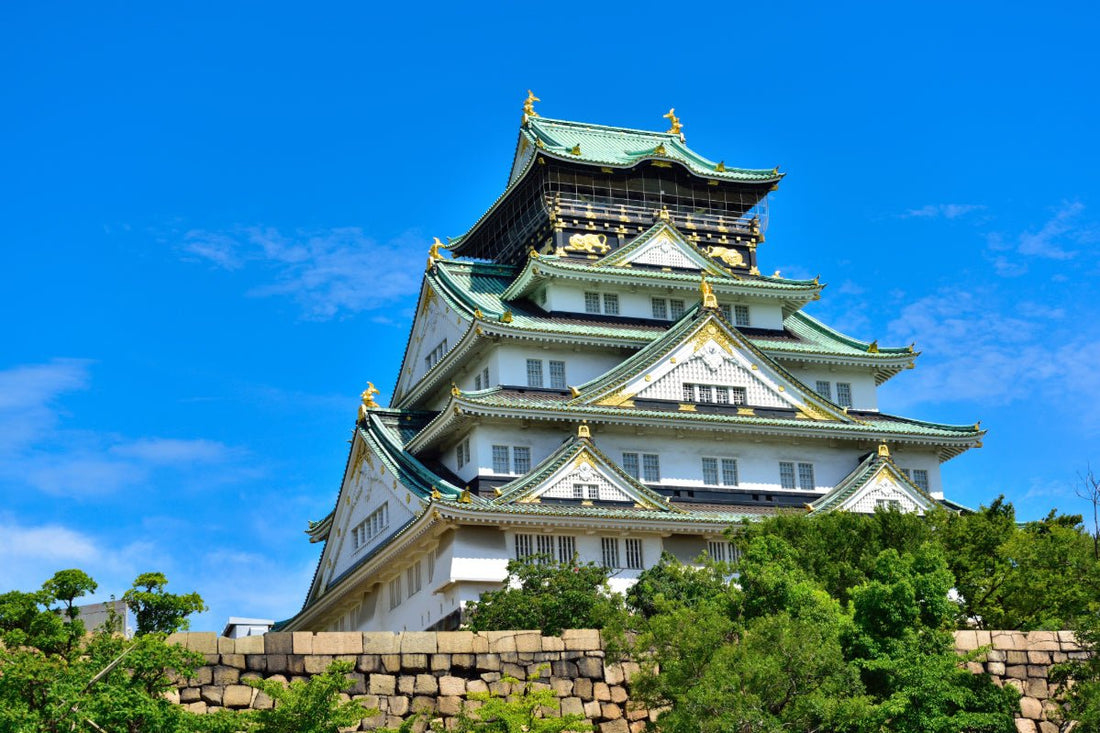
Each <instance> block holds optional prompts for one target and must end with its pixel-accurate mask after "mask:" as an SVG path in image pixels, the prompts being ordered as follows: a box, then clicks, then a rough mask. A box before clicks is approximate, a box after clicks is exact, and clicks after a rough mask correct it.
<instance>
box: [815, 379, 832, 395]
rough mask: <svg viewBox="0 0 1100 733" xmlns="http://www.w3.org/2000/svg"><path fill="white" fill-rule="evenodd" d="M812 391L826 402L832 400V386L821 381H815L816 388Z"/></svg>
mask: <svg viewBox="0 0 1100 733" xmlns="http://www.w3.org/2000/svg"><path fill="white" fill-rule="evenodd" d="M814 391H815V392H817V393H818V394H819V395H821V396H822V397H824V398H825V399H827V400H831V399H832V398H833V388H832V385H831V384H829V383H828V382H826V381H824V380H822V379H819V380H817V387H816V388H815V389H814Z"/></svg>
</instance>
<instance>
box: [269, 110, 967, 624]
mask: <svg viewBox="0 0 1100 733" xmlns="http://www.w3.org/2000/svg"><path fill="white" fill-rule="evenodd" d="M536 101H538V100H537V99H535V98H534V96H533V95H528V101H527V103H526V104H525V106H524V114H523V117H522V123H521V126H520V129H519V139H518V142H517V144H516V148H515V155H514V159H513V162H512V167H511V171H510V172H509V174H508V183H507V185H506V186H505V187H504V191H503V193H501V194H500V196H499V198H497V199H496V201H495V202H493V203H492V205H491V206H489V208H488V210H487V211H486V212H485V213H484V214H482V215H481V217H480V218H479V219H477V220H476V221H474V222H473V224H472V226H470V227H469V229H468V230H467V231H466V233H465V234H463V235H462V236H460V237H457V238H454V239H451V240H450V241H449V242H448V243H446V244H444V243H442V242H440V241H439V240H438V239H437V240H436V242H435V244H433V245H431V247H430V249H429V251H428V254H427V263H426V268H425V271H424V277H423V281H422V283H421V286H420V295H419V301H418V303H417V307H416V313H415V316H414V318H413V321H412V325H411V329H410V332H409V337H408V343H407V346H406V349H405V354H404V357H403V358H402V362H401V364H400V367H399V371H398V374H397V378H396V386H395V388H394V390H393V396H392V399H391V400H390V402H389V406H386V407H383V406H382V405H380V404H379V403H378V402H377V401H376V399H375V395H377V394H378V391H377V390H375V389H374V388H373V385H371V386H370V388H368V390H367V391H366V392H364V393H363V402H362V405H361V406H360V407H359V411H358V417H357V420H356V423H355V429H354V436H353V439H352V441H351V443H352V445H351V450H350V453H349V455H348V460H347V464H346V468H345V470H344V474H343V480H342V483H341V485H340V491H339V494H338V495H337V498H336V503H335V507H334V509H333V510H332V512H331V513H329V514H328V516H326V517H325V518H323V519H322V520H320V521H318V522H312V523H311V524H310V528H309V530H308V532H309V536H310V539H311V541H313V542H316V543H321V544H322V547H323V549H322V550H321V558H320V561H319V564H318V566H317V570H316V574H315V576H314V578H313V581H312V584H311V586H310V588H309V592H308V595H307V598H306V601H305V604H304V606H303V608H302V610H301V611H300V612H299V613H298V615H297V616H295V617H294V618H293V619H291V620H290V621H288V622H285V624H283V628H285V629H287V630H313V631H353V630H364V631H373V630H397V631H400V630H425V629H428V630H445V629H453V628H457V627H458V626H459V625H460V623H461V620H462V609H463V606H464V604H466V603H468V602H469V601H473V600H477V598H478V596H479V594H481V593H482V592H483V591H486V590H490V589H494V588H498V587H499V586H500V583H501V581H502V580H504V578H505V576H506V564H507V563H508V561H509V560H510V559H513V558H522V557H525V556H530V555H549V556H552V557H553V558H556V559H560V560H562V561H571V560H572V559H573V558H574V556H576V557H577V558H578V559H579V560H580V561H581V562H596V563H601V564H603V565H605V566H607V567H609V568H611V569H612V580H611V585H612V588H613V589H614V590H624V589H625V588H626V587H628V586H629V585H630V584H631V583H632V582H634V580H635V579H636V578H637V576H638V574H639V573H640V572H641V571H642V570H644V569H645V568H649V567H651V566H653V565H654V564H655V563H657V562H658V560H659V559H660V557H661V555H662V553H665V552H667V553H670V554H672V555H674V556H675V557H677V558H679V559H680V560H682V561H685V562H693V561H695V560H697V559H698V558H699V557H700V556H701V555H702V554H703V553H709V555H710V556H711V557H713V558H716V559H719V560H725V559H731V552H732V550H731V546H730V544H729V543H728V541H727V534H726V531H727V529H729V528H730V527H731V526H735V525H739V524H742V523H743V522H744V521H746V520H748V521H751V520H752V519H758V518H760V517H762V516H765V515H769V514H775V513H778V512H828V511H848V512H873V511H874V510H875V509H876V507H884V508H897V509H898V510H900V511H903V512H926V511H928V510H929V509H931V508H932V507H933V506H935V505H937V504H939V505H945V506H947V507H948V508H951V509H954V508H957V507H956V505H953V504H951V503H950V502H947V501H946V500H945V499H944V493H943V485H942V482H941V478H940V464H942V463H943V462H944V461H947V460H949V459H951V458H954V457H955V456H957V455H959V454H960V453H962V452H963V451H965V450H967V449H968V448H971V447H977V446H980V445H981V438H982V435H983V432H982V430H981V429H980V426H979V425H965V426H959V425H943V424H938V423H930V422H925V421H922V420H915V419H912V418H907V417H902V416H899V415H894V414H892V413H890V412H887V411H885V410H884V409H880V406H879V402H878V397H877V389H878V387H879V386H880V385H882V384H883V383H884V382H886V381H887V380H888V379H891V378H893V377H895V376H897V375H898V374H899V373H901V372H903V371H905V370H906V369H910V368H912V367H913V365H914V361H915V359H916V357H917V356H918V354H917V352H915V351H914V350H913V348H912V347H911V346H905V345H902V346H886V345H879V344H878V343H877V342H875V341H871V342H866V341H861V340H859V339H857V338H854V337H851V336H847V335H845V334H842V333H839V332H838V331H835V330H833V329H832V328H829V327H828V326H827V325H825V324H824V323H822V322H820V321H818V320H817V319H815V318H813V317H812V316H810V315H808V314H807V313H805V312H804V308H805V307H806V306H807V305H808V304H810V303H812V302H813V301H815V300H818V299H819V298H820V297H821V292H822V289H823V288H824V285H823V284H822V283H820V282H819V281H818V279H817V278H815V279H813V280H800V279H791V278H784V277H780V275H779V273H778V272H777V273H775V274H774V275H765V274H762V269H761V266H760V261H759V258H760V257H761V256H762V253H765V254H766V252H767V247H768V246H782V243H778V245H772V244H771V243H770V242H769V243H768V245H765V230H766V224H767V220H768V196H769V193H770V192H772V191H775V190H776V188H777V186H778V185H779V183H780V181H781V179H782V178H783V174H781V173H780V172H779V171H778V169H777V168H768V169H749V168H738V167H735V166H733V165H727V164H726V163H725V162H724V161H723V160H713V159H711V158H707V157H704V156H703V155H702V154H700V153H697V152H695V151H694V150H692V149H691V148H690V147H688V145H687V143H686V142H685V137H684V133H683V129H682V124H681V122H680V120H679V119H678V118H677V117H676V115H675V113H674V111H669V113H668V114H667V115H665V117H666V118H667V119H668V121H669V123H670V126H669V129H667V130H665V131H663V132H650V131H643V130H631V129H624V128H619V127H606V126H603V125H595V124H587V123H580V122H567V121H562V120H552V119H547V118H544V117H541V116H539V115H538V114H537V112H536V111H535V109H534V102H536ZM655 117H656V115H655ZM661 127H662V128H663V127H664V125H661ZM364 376H371V375H364Z"/></svg>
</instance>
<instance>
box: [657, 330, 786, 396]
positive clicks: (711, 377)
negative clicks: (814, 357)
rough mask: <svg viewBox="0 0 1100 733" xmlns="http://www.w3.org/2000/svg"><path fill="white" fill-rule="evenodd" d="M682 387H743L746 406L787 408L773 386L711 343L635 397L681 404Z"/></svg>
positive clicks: (679, 362)
mask: <svg viewBox="0 0 1100 733" xmlns="http://www.w3.org/2000/svg"><path fill="white" fill-rule="evenodd" d="M684 384H711V385H717V386H723V387H742V388H744V390H745V395H746V398H747V400H746V401H747V403H748V404H750V405H753V406H756V407H777V408H785V407H790V406H791V403H790V401H789V400H786V399H784V398H783V396H782V395H781V393H780V392H779V391H778V389H777V387H776V385H774V384H770V383H768V382H766V381H764V380H763V379H762V378H760V377H759V376H758V372H753V371H752V369H751V368H745V367H744V366H742V365H741V364H739V363H738V362H737V360H735V359H734V358H733V357H732V356H731V355H730V354H728V353H727V352H726V350H725V349H723V348H721V347H720V346H718V345H717V344H715V343H714V342H713V341H712V342H710V343H709V344H707V345H705V346H704V347H703V348H702V349H700V350H699V352H697V353H696V354H694V355H693V356H690V357H688V358H686V359H685V360H683V361H680V360H678V363H677V364H676V365H675V366H674V367H673V368H672V369H671V370H670V371H669V372H668V373H666V374H665V375H664V376H662V377H661V378H660V379H657V380H656V381H653V382H650V383H649V384H648V385H647V386H646V387H645V388H644V389H642V391H641V392H639V393H638V397H641V398H642V399H655V400H682V399H683V394H684V389H683V387H684Z"/></svg>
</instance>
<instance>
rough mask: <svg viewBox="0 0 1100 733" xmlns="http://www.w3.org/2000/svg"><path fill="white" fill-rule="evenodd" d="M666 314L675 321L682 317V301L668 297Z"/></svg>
mask: <svg viewBox="0 0 1100 733" xmlns="http://www.w3.org/2000/svg"><path fill="white" fill-rule="evenodd" d="M668 315H669V317H670V318H672V320H674V321H677V320H679V319H681V318H683V317H684V301H682V300H676V299H670V300H669V301H668Z"/></svg>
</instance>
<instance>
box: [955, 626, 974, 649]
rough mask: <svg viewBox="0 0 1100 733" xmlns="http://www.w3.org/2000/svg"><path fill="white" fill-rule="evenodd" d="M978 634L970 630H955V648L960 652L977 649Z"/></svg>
mask: <svg viewBox="0 0 1100 733" xmlns="http://www.w3.org/2000/svg"><path fill="white" fill-rule="evenodd" d="M978 646H979V644H978V635H977V634H976V633H975V632H973V631H970V630H962V631H956V632H955V648H956V649H957V650H959V651H960V652H969V651H973V650H975V649H977V648H978Z"/></svg>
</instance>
